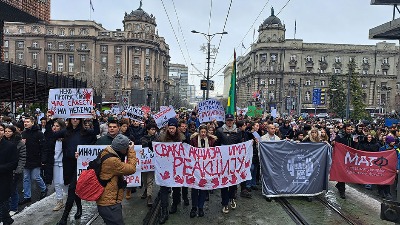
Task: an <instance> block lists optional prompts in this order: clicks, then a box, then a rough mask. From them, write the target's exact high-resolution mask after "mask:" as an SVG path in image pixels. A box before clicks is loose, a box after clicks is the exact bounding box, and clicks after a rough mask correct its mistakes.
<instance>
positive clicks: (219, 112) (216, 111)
mask: <svg viewBox="0 0 400 225" xmlns="http://www.w3.org/2000/svg"><path fill="white" fill-rule="evenodd" d="M198 108H199V120H200V123H205V122H209V121H213V120H214V119H216V120H217V121H225V109H224V107H223V106H222V104H221V102H220V101H218V100H215V99H208V100H205V101H202V102H199V104H198Z"/></svg>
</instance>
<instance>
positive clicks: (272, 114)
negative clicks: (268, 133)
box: [271, 107, 277, 118]
mask: <svg viewBox="0 0 400 225" xmlns="http://www.w3.org/2000/svg"><path fill="white" fill-rule="evenodd" d="M271 116H272V117H274V118H276V116H277V112H276V109H275V108H273V107H271Z"/></svg>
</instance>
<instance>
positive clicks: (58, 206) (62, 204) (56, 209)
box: [53, 200, 64, 211]
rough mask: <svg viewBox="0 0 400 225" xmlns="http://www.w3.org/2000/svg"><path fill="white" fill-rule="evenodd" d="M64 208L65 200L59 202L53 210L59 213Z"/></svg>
mask: <svg viewBox="0 0 400 225" xmlns="http://www.w3.org/2000/svg"><path fill="white" fill-rule="evenodd" d="M63 207H64V203H63V200H57V203H56V205H55V206H54V208H53V211H58V210H60V209H62V208H63Z"/></svg>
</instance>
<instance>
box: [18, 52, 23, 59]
mask: <svg viewBox="0 0 400 225" xmlns="http://www.w3.org/2000/svg"><path fill="white" fill-rule="evenodd" d="M18 59H19V60H23V59H24V53H23V52H18Z"/></svg>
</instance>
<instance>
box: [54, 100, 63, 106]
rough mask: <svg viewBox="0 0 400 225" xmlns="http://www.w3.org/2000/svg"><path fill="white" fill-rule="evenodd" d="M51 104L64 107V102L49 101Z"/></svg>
mask: <svg viewBox="0 0 400 225" xmlns="http://www.w3.org/2000/svg"><path fill="white" fill-rule="evenodd" d="M51 104H52V105H53V106H64V102H63V101H51Z"/></svg>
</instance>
